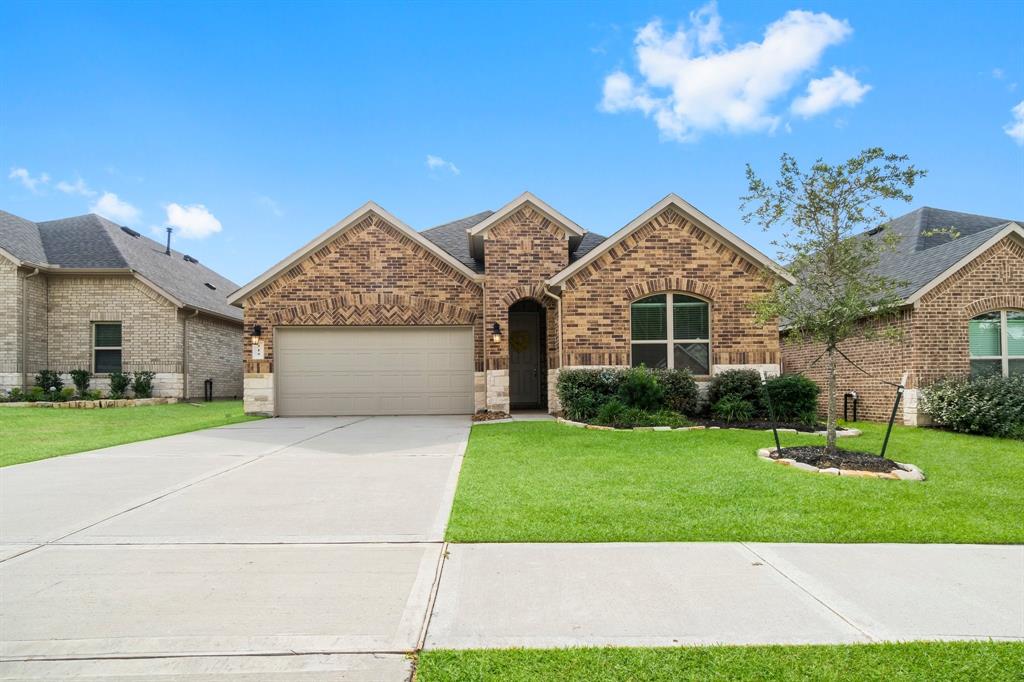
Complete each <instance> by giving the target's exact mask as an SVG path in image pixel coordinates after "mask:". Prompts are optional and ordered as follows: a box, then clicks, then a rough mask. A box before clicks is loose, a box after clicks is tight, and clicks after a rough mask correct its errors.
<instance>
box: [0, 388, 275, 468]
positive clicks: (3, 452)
mask: <svg viewBox="0 0 1024 682" xmlns="http://www.w3.org/2000/svg"><path fill="white" fill-rule="evenodd" d="M252 419H259V417H249V416H246V415H245V414H243V413H242V401H241V400H231V401H223V402H212V403H198V404H190V403H176V404H173V405H147V406H144V407H112V408H104V409H92V410H75V409H59V408H48V407H0V434H2V435H0V466H8V465H11V464H21V463H23V462H32V461H35V460H37V459H46V458H47V457H55V456H57V455H67V454H70V453H72V452H84V451H86V450H95V449H97V448H105V447H108V446H111V445H120V444H122V443H132V442H134V441H137V440H148V439H150V438H159V437H160V436H170V435H173V434H175V433H185V432H186V431H196V430H198V429H207V428H210V427H211V426H224V425H225V424H234V423H236V422H244V421H250V420H252Z"/></svg>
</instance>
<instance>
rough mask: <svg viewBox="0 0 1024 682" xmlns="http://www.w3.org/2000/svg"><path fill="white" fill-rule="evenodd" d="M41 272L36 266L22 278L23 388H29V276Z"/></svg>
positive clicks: (25, 389)
mask: <svg viewBox="0 0 1024 682" xmlns="http://www.w3.org/2000/svg"><path fill="white" fill-rule="evenodd" d="M38 274H39V268H36V269H35V270H33V271H32V272H30V273H29V274H27V275H25V276H24V277H22V278H21V390H23V391H27V390H28V284H27V281H28V278H29V277H35V276H36V275H38Z"/></svg>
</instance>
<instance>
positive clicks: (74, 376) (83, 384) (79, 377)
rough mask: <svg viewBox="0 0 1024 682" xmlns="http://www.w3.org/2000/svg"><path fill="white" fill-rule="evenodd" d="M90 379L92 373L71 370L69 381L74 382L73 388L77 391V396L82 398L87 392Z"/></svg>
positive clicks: (85, 370) (84, 370)
mask: <svg viewBox="0 0 1024 682" xmlns="http://www.w3.org/2000/svg"><path fill="white" fill-rule="evenodd" d="M91 377H92V372H90V371H89V370H87V369H73V370H71V381H73V382H75V388H77V389H78V395H80V396H84V395H85V392H86V391H88V390H89V379H90V378H91Z"/></svg>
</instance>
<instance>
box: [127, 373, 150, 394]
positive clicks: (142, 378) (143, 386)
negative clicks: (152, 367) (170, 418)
mask: <svg viewBox="0 0 1024 682" xmlns="http://www.w3.org/2000/svg"><path fill="white" fill-rule="evenodd" d="M155 376H156V374H154V373H153V372H136V373H135V376H134V378H133V379H132V393H134V394H135V397H136V398H152V397H153V377H155Z"/></svg>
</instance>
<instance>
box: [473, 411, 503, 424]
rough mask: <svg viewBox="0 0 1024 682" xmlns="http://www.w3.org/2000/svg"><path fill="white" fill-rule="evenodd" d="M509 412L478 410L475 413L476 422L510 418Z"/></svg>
mask: <svg viewBox="0 0 1024 682" xmlns="http://www.w3.org/2000/svg"><path fill="white" fill-rule="evenodd" d="M508 418H509V417H508V412H477V413H476V414H474V415H473V421H475V422H490V421H494V420H495V419H508Z"/></svg>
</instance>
